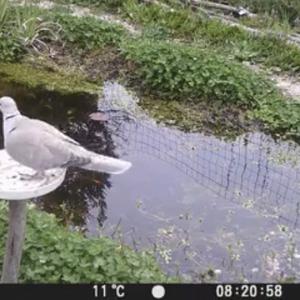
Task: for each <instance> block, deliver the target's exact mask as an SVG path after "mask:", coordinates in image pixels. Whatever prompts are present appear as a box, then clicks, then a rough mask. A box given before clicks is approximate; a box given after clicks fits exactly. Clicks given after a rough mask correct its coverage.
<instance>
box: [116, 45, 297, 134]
mask: <svg viewBox="0 0 300 300" xmlns="http://www.w3.org/2000/svg"><path fill="white" fill-rule="evenodd" d="M121 48H122V52H123V53H124V55H125V57H126V59H127V60H129V61H130V63H129V65H130V66H131V69H130V73H129V74H128V76H131V82H132V84H133V86H135V87H138V88H139V89H140V88H141V87H142V90H143V92H144V93H145V94H146V95H148V96H155V97H157V98H159V99H165V100H177V101H179V100H180V101H182V102H184V103H190V104H189V105H190V106H191V107H192V106H194V105H195V104H197V103H201V102H204V103H207V105H208V106H209V107H210V108H211V107H215V113H216V114H217V115H219V116H220V115H221V114H222V113H223V110H224V107H226V108H228V107H231V110H232V112H236V108H237V107H239V108H240V111H241V112H242V111H245V110H246V111H248V113H249V114H248V115H249V116H251V117H256V118H258V119H259V120H261V121H263V123H264V126H265V129H267V130H269V131H271V132H278V133H281V134H285V135H288V136H293V137H298V136H299V135H300V117H299V116H300V103H295V102H287V101H286V100H285V99H284V97H283V96H282V95H281V94H280V93H279V92H278V91H277V90H276V89H275V87H274V86H273V85H272V83H271V82H270V81H268V80H266V79H265V78H263V77H262V76H260V75H259V74H256V73H254V72H252V71H251V70H250V69H249V68H247V67H246V66H243V65H241V64H237V63H234V62H233V61H230V60H226V59H225V58H224V57H222V56H219V55H216V54H214V53H208V52H207V51H205V50H200V49H198V48H194V47H191V46H187V45H181V44H179V43H177V44H176V46H175V45H174V44H173V43H171V42H163V41H160V42H156V43H153V41H152V40H143V41H141V40H140V39H137V40H135V41H132V42H131V43H128V41H127V42H126V43H124V44H122V47H121ZM218 102H219V106H217V105H216V104H217V103H218ZM147 107H148V108H149V105H147ZM168 107H169V105H168ZM172 107H174V105H172ZM222 107H223V108H222ZM202 108H203V106H202ZM174 109H175V110H178V108H176V106H175V108H172V111H173V110H174ZM206 110H209V108H207V109H206ZM184 111H186V109H184ZM184 119H187V120H188V119H189V118H188V116H186V117H185V118H184ZM187 120H186V121H185V122H184V123H187V122H188V121H187ZM236 121H237V120H236ZM218 122H219V121H218V120H215V123H218ZM196 123H197V122H196ZM196 123H195V124H196ZM179 126H180V125H179ZM223 126H224V127H223V131H225V130H226V121H225V122H223Z"/></svg>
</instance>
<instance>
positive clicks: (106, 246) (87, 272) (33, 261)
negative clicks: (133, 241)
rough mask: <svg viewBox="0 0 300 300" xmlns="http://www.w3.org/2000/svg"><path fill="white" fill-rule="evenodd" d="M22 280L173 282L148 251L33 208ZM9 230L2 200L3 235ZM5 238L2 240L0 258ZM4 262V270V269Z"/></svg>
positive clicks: (25, 246)
mask: <svg viewBox="0 0 300 300" xmlns="http://www.w3.org/2000/svg"><path fill="white" fill-rule="evenodd" d="M27 220H28V221H27V229H26V238H25V244H24V252H23V257H22V262H21V273H20V282H27V283H30V282H35V283H37V282H42V283H83V282H123V283H126V282H131V283H133V282H136V283H138V282H144V283H147V282H169V281H171V280H173V279H168V278H167V277H166V276H165V275H164V274H163V273H162V271H161V270H160V269H159V267H158V265H157V264H156V262H155V259H154V258H153V257H152V255H151V254H149V253H148V252H145V251H142V252H134V251H133V250H131V249H129V248H128V247H127V246H125V245H122V244H119V243H117V242H114V241H112V240H111V239H108V238H89V239H87V238H85V237H84V236H83V235H82V234H81V233H78V232H69V231H67V230H66V229H64V228H63V227H62V226H61V225H59V224H58V221H57V219H56V218H55V217H54V215H49V214H47V213H45V212H40V211H37V210H36V209H33V208H31V209H29V211H28V219H27ZM6 232H7V205H5V204H4V202H3V201H1V202H0V235H1V236H2V237H5V236H6ZM4 243H5V238H2V239H1V243H0V260H2V259H3V255H4ZM1 265H2V261H0V270H1V268H2V266H1Z"/></svg>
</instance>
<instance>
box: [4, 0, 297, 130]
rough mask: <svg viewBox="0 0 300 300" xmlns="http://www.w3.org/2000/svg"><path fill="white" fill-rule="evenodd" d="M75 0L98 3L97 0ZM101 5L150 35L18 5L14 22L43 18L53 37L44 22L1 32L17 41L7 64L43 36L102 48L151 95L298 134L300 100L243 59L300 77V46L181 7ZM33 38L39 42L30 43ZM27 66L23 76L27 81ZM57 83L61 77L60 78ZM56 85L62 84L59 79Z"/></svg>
mask: <svg viewBox="0 0 300 300" xmlns="http://www.w3.org/2000/svg"><path fill="white" fill-rule="evenodd" d="M69 2H70V1H69ZM72 2H76V3H77V4H84V5H91V4H92V5H97V3H96V2H95V1H83V0H80V1H72ZM101 5H104V6H106V7H107V8H108V7H110V6H112V7H114V9H117V10H118V11H119V13H120V14H122V15H123V16H126V18H128V19H130V20H131V21H132V22H135V23H137V24H139V25H141V26H142V29H143V34H142V36H141V37H138V38H133V37H132V36H130V34H129V33H127V32H126V31H125V29H124V28H123V27H121V26H119V25H115V24H110V23H108V22H103V21H100V20H96V19H95V18H92V17H82V18H79V17H74V16H70V15H68V14H64V13H58V12H45V11H41V10H36V9H34V8H26V7H25V8H15V9H13V10H9V11H10V12H9V13H8V16H7V18H6V22H8V21H7V20H11V19H12V17H11V15H10V14H13V13H14V15H15V16H17V19H19V20H21V22H20V24H24V23H25V24H28V23H26V22H27V21H28V20H30V19H33V20H39V18H40V15H41V16H42V21H40V22H45V24H48V26H47V30H46V33H47V34H46V35H43V36H41V35H39V34H38V33H39V27H38V25H40V24H41V23H37V24H35V23H33V24H32V27H33V28H30V29H28V31H29V32H25V34H24V32H23V33H22V35H21V34H20V31H19V30H16V31H13V34H12V33H10V31H7V30H6V29H4V30H2V33H1V34H2V35H3V36H10V37H11V38H10V39H1V40H0V57H2V59H3V60H4V61H5V60H6V61H13V60H18V59H19V58H20V57H22V56H24V55H25V53H26V52H25V50H27V51H28V49H30V47H32V45H34V44H33V43H32V41H37V40H41V41H42V43H45V44H47V45H51V43H58V42H59V43H60V45H64V47H65V48H68V49H70V53H71V55H73V56H74V57H75V58H76V59H77V57H78V53H80V54H81V55H82V56H86V55H89V53H95V55H100V56H101V57H102V58H103V59H105V60H106V58H107V55H108V54H107V53H105V56H103V54H101V53H102V52H103V51H104V50H105V49H111V51H112V52H113V53H114V56H116V60H119V62H117V64H114V62H113V61H112V62H111V66H112V67H113V68H122V70H120V72H117V73H118V74H119V76H120V74H126V76H124V75H121V77H122V78H123V79H125V81H126V82H129V83H130V84H131V85H132V86H135V87H136V88H137V89H138V90H142V91H143V93H144V95H147V96H150V97H151V98H153V97H157V98H159V99H165V100H168V101H171V100H175V101H181V102H185V103H189V102H190V103H191V102H193V103H199V102H201V101H202V102H205V103H208V104H209V103H210V104H209V105H211V107H219V104H217V105H216V103H222V105H225V106H228V107H232V110H235V109H236V108H238V109H240V110H244V111H251V112H252V117H256V118H259V120H262V121H263V123H264V124H265V126H266V128H267V129H268V130H271V131H273V132H274V131H279V132H281V133H287V134H293V135H295V134H296V135H298V133H297V132H298V123H299V122H298V118H299V116H298V104H295V105H291V104H289V103H286V102H285V100H284V98H283V96H282V95H281V94H280V93H279V92H278V91H276V89H275V88H274V86H273V85H272V84H271V83H270V82H269V81H268V80H266V79H265V78H264V77H263V76H260V75H257V74H254V73H253V72H252V71H251V70H249V69H248V68H247V67H245V66H243V64H242V62H244V61H250V62H253V63H260V64H262V65H265V66H267V67H279V68H281V69H282V70H285V71H289V72H293V73H296V74H299V72H300V50H299V48H297V47H296V46H294V45H290V44H287V43H286V42H285V41H284V40H279V39H277V38H275V37H274V36H267V35H266V36H265V37H254V36H253V35H251V34H249V33H247V32H245V31H243V30H242V29H239V28H236V27H230V26H225V25H224V24H223V23H221V22H219V21H212V20H207V19H205V18H204V17H203V16H201V15H199V14H195V13H194V12H192V11H190V10H189V9H184V8H180V7H179V6H178V7H177V6H176V7H175V6H174V9H173V10H172V11H169V10H168V9H165V8H162V7H160V6H158V5H155V4H148V5H145V4H144V5H141V4H139V3H138V2H137V1H136V0H126V1H123V2H122V3H121V2H120V1H114V2H110V3H108V2H107V1H104V2H102V4H101ZM42 24H43V23H42ZM49 24H57V25H59V26H61V28H62V29H61V30H60V31H59V32H57V35H55V34H54V35H53V34H51V33H50V32H52V33H53V31H55V30H54V29H51V28H52V27H49ZM3 28H6V27H5V26H4V27H3ZM34 33H36V34H34ZM21 36H22V38H20V37H21ZM24 36H25V37H24ZM26 36H27V40H28V41H31V42H28V43H24V42H22V40H23V41H24V40H26ZM32 36H34V37H35V38H34V39H32ZM54 36H55V37H56V38H54ZM174 39H176V41H174ZM101 49H102V50H103V51H102V52H101ZM97 53H98V54H97ZM116 53H119V54H116ZM92 57H93V55H92ZM101 57H100V60H101ZM98 59H99V58H98ZM113 60H114V58H113ZM95 61H97V60H95ZM97 67H98V66H96V65H95V66H94V69H97ZM3 68H4V66H3V65H2V69H3ZM17 69H18V68H17ZM19 71H20V70H19V69H18V72H17V74H18V76H19V77H20V78H23V76H21V75H22V74H21V75H20V74H19ZM91 72H92V70H91ZM10 76H11V75H10ZM38 77H39V76H38ZM42 77H43V76H40V77H39V79H38V80H41V82H42V83H43V84H46V85H47V84H49V80H47V83H46V82H45V83H44V82H43V78H42ZM51 78H52V77H51ZM51 80H52V79H51ZM34 81H35V80H34ZM57 81H60V79H58V80H56V79H53V82H57ZM79 81H80V80H79ZM74 82H77V81H76V80H75V81H74ZM98 84H99V83H98ZM53 88H59V85H54V84H53Z"/></svg>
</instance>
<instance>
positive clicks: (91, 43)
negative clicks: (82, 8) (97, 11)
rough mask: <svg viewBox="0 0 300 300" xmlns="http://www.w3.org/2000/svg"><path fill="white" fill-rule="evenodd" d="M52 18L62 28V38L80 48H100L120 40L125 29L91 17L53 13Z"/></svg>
mask: <svg viewBox="0 0 300 300" xmlns="http://www.w3.org/2000/svg"><path fill="white" fill-rule="evenodd" d="M54 20H55V22H57V23H58V24H60V25H61V26H62V28H63V33H62V37H61V38H62V40H63V41H64V42H67V43H69V44H76V46H78V47H80V49H87V50H92V49H101V48H103V47H105V46H110V45H116V44H118V43H119V42H120V40H121V38H122V36H124V35H125V31H124V29H123V28H122V27H121V26H118V25H113V24H109V23H107V22H101V21H99V20H96V19H95V18H92V17H82V18H80V17H72V16H68V15H63V14H58V15H54Z"/></svg>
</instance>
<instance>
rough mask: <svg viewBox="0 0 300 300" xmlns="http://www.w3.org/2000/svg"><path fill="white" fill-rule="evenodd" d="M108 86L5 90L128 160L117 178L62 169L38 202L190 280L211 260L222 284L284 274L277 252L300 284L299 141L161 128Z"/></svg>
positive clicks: (94, 146) (87, 142)
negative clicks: (98, 89) (58, 182)
mask: <svg viewBox="0 0 300 300" xmlns="http://www.w3.org/2000/svg"><path fill="white" fill-rule="evenodd" d="M108 87H109V88H116V89H114V90H107V89H105V90H104V99H102V100H101V101H100V102H99V104H98V105H96V102H95V98H93V97H91V98H90V97H87V96H86V95H72V96H70V97H62V96H61V95H59V94H57V93H49V92H47V93H45V92H44V91H36V92H35V93H34V94H33V93H31V92H29V91H26V90H24V89H23V88H21V87H19V88H16V87H15V86H14V87H12V88H9V87H6V90H5V94H6V95H10V96H13V97H14V98H16V100H17V101H18V104H19V106H20V110H21V111H22V112H23V113H24V114H26V115H28V116H31V117H37V118H39V119H42V120H45V121H47V122H49V123H51V124H54V125H56V126H57V127H58V128H60V129H61V130H62V131H63V132H65V133H67V134H68V135H70V136H71V137H73V138H74V139H76V140H78V141H79V142H80V143H82V144H83V145H84V146H86V147H87V148H89V149H91V150H93V151H95V152H98V153H103V154H106V155H110V156H121V157H124V158H126V159H127V160H129V161H132V162H133V167H132V169H130V170H129V171H128V172H127V173H125V174H123V175H121V176H109V175H106V174H98V173H94V172H87V171H83V170H78V169H72V170H69V171H68V174H67V177H66V180H65V182H64V184H63V185H62V186H61V187H60V188H59V189H57V190H56V191H55V192H53V193H51V194H49V195H46V196H45V197H43V199H35V201H36V203H38V205H39V206H40V207H41V208H43V209H45V210H47V211H49V212H54V213H56V214H57V215H58V216H59V217H60V218H61V219H62V220H63V222H64V223H65V224H68V225H72V226H74V225H77V226H80V227H82V228H85V229H86V230H87V234H89V235H98V234H99V232H100V234H103V233H104V234H110V235H112V236H114V237H116V236H117V235H118V234H121V235H122V239H123V240H125V242H127V243H129V244H131V245H132V246H133V247H135V248H144V247H145V246H147V247H149V246H151V247H152V246H154V249H155V250H156V253H157V255H158V257H159V258H160V259H161V262H162V264H164V266H165V269H166V270H168V271H169V272H171V273H174V272H175V271H176V270H179V273H180V274H191V273H192V275H193V278H192V279H193V280H195V281H199V280H202V279H203V277H201V276H200V275H199V272H203V270H205V269H207V268H209V267H213V268H218V269H221V270H222V274H221V275H220V276H219V277H218V278H217V279H216V280H219V281H222V280H226V281H230V280H234V281H237V280H239V281H240V280H241V278H247V279H248V280H249V281H274V280H278V279H282V278H281V277H280V276H281V274H275V275H274V274H271V273H272V272H271V271H270V268H271V267H272V266H270V264H271V263H270V262H272V260H274V261H275V259H276V260H277V261H278V263H279V264H280V270H281V271H282V272H283V274H284V276H289V277H294V278H296V281H299V278H300V274H299V272H300V259H299V257H300V255H299V254H298V253H299V252H297V251H298V250H299V249H298V248H297V247H298V245H299V242H300V237H299V232H300V229H299V226H300V224H299V210H300V208H299V206H300V205H299V199H300V197H299V194H300V183H299V174H300V169H299V168H300V164H299V161H298V159H299V157H300V155H299V154H300V153H299V147H298V145H296V144H294V143H291V142H276V141H274V140H273V139H272V138H271V137H269V136H267V135H265V134H262V133H258V132H256V133H248V134H245V135H242V136H240V137H237V138H236V139H235V140H234V141H225V140H223V139H220V138H217V137H214V136H206V135H204V134H201V133H185V132H182V131H180V130H177V129H176V128H168V127H165V126H163V125H160V124H156V122H155V121H154V120H151V119H149V118H148V117H147V115H146V114H145V113H144V112H143V111H142V110H141V109H140V108H139V107H138V106H137V103H136V102H137V101H131V100H132V99H133V98H132V97H131V96H130V95H129V94H126V92H125V91H124V90H122V88H121V87H120V86H112V85H110V86H108ZM1 93H2V92H1ZM21 99H22V100H21ZM97 110H101V113H100V115H98V117H97V114H96V115H95V114H94V116H93V119H91V118H90V117H89V115H90V114H91V113H93V112H94V113H95V112H96V111H97ZM283 226H285V227H283ZM291 249H292V250H291ZM299 251H300V250H299ZM297 257H298V258H297ZM276 263H277V262H276ZM254 269H255V270H256V269H258V270H260V271H259V274H257V273H253V272H252V271H251V270H254ZM267 270H269V271H267ZM270 274H271V275H272V276H271V275H270ZM206 279H207V278H206ZM206 279H205V280H206Z"/></svg>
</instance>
